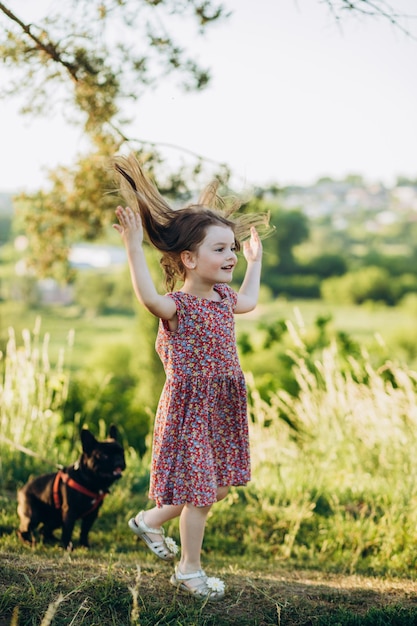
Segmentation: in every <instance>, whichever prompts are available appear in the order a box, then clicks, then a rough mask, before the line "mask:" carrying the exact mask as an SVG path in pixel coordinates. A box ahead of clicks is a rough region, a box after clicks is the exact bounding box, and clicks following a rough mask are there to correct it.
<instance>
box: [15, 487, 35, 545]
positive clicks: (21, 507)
mask: <svg viewBox="0 0 417 626" xmlns="http://www.w3.org/2000/svg"><path fill="white" fill-rule="evenodd" d="M33 500H35V502H33ZM17 503H18V505H17V514H18V515H19V518H20V525H19V529H18V531H17V534H18V537H19V538H20V539H21V540H22V541H23V542H24V543H30V544H31V545H33V544H34V537H33V530H35V528H37V526H38V525H39V523H40V519H39V518H38V515H37V514H36V510H37V509H36V504H37V502H36V499H35V498H33V497H32V496H30V495H29V494H27V493H26V491H25V490H24V489H20V490H19V491H18V493H17Z"/></svg>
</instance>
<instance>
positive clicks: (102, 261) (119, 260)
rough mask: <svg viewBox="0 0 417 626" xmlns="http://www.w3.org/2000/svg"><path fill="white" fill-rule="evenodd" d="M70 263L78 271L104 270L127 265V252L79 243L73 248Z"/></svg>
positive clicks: (117, 248)
mask: <svg viewBox="0 0 417 626" xmlns="http://www.w3.org/2000/svg"><path fill="white" fill-rule="evenodd" d="M68 258H69V262H70V264H71V265H72V267H74V268H76V269H104V268H109V267H118V266H120V265H124V264H125V263H126V252H125V250H124V248H121V247H118V246H106V245H97V244H89V243H79V244H76V245H74V246H72V248H71V251H70V253H69V257H68Z"/></svg>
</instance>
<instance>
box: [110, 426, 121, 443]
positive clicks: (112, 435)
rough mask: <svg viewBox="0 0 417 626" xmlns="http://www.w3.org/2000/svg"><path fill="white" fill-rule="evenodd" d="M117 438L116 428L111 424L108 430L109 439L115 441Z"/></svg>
mask: <svg viewBox="0 0 417 626" xmlns="http://www.w3.org/2000/svg"><path fill="white" fill-rule="evenodd" d="M118 436H119V431H118V430H117V427H116V426H115V425H114V424H111V425H110V428H109V437H110V439H114V440H115V441H117V438H118Z"/></svg>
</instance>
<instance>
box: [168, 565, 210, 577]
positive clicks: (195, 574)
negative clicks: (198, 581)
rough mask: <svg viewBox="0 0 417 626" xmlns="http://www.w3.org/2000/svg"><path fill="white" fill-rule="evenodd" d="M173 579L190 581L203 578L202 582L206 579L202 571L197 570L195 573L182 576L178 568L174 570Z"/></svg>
mask: <svg viewBox="0 0 417 626" xmlns="http://www.w3.org/2000/svg"><path fill="white" fill-rule="evenodd" d="M175 577H176V579H177V580H192V579H193V578H203V579H204V580H205V579H206V578H207V575H206V573H205V571H204V570H202V569H198V570H197V571H196V572H191V573H190V574H183V573H182V572H180V570H179V568H178V567H176V568H175Z"/></svg>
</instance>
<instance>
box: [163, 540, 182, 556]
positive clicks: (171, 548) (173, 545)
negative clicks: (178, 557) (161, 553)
mask: <svg viewBox="0 0 417 626" xmlns="http://www.w3.org/2000/svg"><path fill="white" fill-rule="evenodd" d="M165 543H166V546H167V548H168V550H169V551H170V552H172V554H178V552H179V547H178V546H177V544H176V542H175V541H174V540H173V539H172V537H165Z"/></svg>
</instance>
